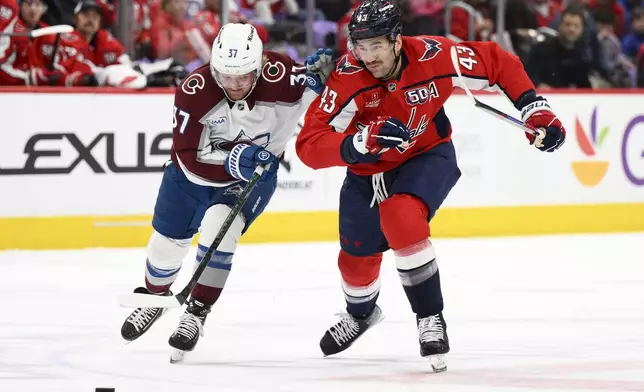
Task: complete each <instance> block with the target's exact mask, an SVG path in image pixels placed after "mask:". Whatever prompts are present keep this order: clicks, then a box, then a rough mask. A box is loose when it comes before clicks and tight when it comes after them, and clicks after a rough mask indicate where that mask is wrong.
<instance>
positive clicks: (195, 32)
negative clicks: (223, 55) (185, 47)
mask: <svg viewBox="0 0 644 392" xmlns="http://www.w3.org/2000/svg"><path fill="white" fill-rule="evenodd" d="M220 10H221V0H205V1H204V9H203V10H202V11H200V12H199V13H198V14H197V16H195V18H194V19H193V20H192V22H191V27H190V29H189V30H188V31H187V32H186V38H187V39H188V41H189V42H190V45H191V46H192V47H193V48H194V49H195V51H196V52H197V54H198V55H199V58H200V59H201V62H202V63H207V62H209V61H210V54H211V51H212V44H213V42H215V38H217V34H218V33H219V29H220V28H221V20H220V18H219V12H220ZM228 21H229V22H230V23H246V22H247V21H248V18H246V16H244V15H243V14H241V13H239V12H237V11H236V10H231V11H230V14H229V16H228ZM254 27H255V29H256V31H257V35H258V36H259V38H260V39H261V40H262V42H263V43H264V44H266V43H267V42H268V38H269V37H268V31H266V28H265V27H264V26H262V25H254Z"/></svg>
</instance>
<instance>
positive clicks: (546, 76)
mask: <svg viewBox="0 0 644 392" xmlns="http://www.w3.org/2000/svg"><path fill="white" fill-rule="evenodd" d="M558 31H559V36H558V37H552V38H549V39H546V40H545V41H543V42H539V43H538V44H536V45H535V46H534V48H533V49H532V51H531V53H530V58H529V60H528V64H527V66H526V71H527V72H528V75H529V76H530V79H532V82H533V83H534V84H535V86H537V87H582V88H583V87H585V88H590V87H591V84H590V79H589V76H590V72H591V68H590V60H589V59H588V56H587V55H586V54H585V53H584V52H585V51H584V50H583V45H581V43H582V42H581V36H582V33H583V31H584V14H583V12H582V11H581V10H580V9H579V8H576V7H569V8H567V9H566V10H565V11H564V12H563V16H562V19H561V23H560V25H559V28H558Z"/></svg>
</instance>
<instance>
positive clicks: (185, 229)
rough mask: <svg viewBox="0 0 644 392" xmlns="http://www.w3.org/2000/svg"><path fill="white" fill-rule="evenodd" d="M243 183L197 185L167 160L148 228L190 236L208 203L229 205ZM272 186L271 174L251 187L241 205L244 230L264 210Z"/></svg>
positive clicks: (275, 180)
mask: <svg viewBox="0 0 644 392" xmlns="http://www.w3.org/2000/svg"><path fill="white" fill-rule="evenodd" d="M245 186H246V183H245V182H238V183H235V184H232V185H229V186H227V187H221V188H215V187H209V186H202V185H197V184H195V183H192V182H190V180H188V178H186V176H185V175H184V174H183V172H182V171H181V169H179V168H178V167H176V166H175V165H174V163H170V164H168V165H167V166H166V168H165V169H164V172H163V180H162V181H161V187H160V188H159V194H158V196H157V202H156V205H155V207H154V216H153V218H152V227H154V229H155V230H156V231H157V232H159V233H160V234H162V235H164V236H166V237H168V238H174V239H187V238H192V237H193V236H194V235H195V234H197V232H198V230H199V226H200V225H201V221H202V219H203V217H204V214H205V213H206V210H207V209H208V208H209V207H210V206H212V205H215V204H225V205H228V206H231V207H232V205H233V204H235V202H236V201H237V198H238V197H239V195H240V194H241V192H242V190H243V189H244V187H245ZM276 187H277V176H273V179H272V181H267V182H262V183H258V184H257V185H256V186H255V188H254V189H253V191H252V192H251V194H250V196H249V198H248V200H247V201H246V204H244V207H243V208H242V214H243V215H244V217H245V218H246V226H245V227H244V232H245V231H246V230H247V229H248V228H249V227H250V225H251V224H252V223H253V221H254V220H255V218H257V217H258V216H259V215H260V214H261V213H262V212H263V211H264V208H266V205H267V204H268V202H269V201H270V199H271V197H272V196H273V193H274V192H275V188H276Z"/></svg>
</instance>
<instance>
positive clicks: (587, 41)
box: [550, 0, 610, 79]
mask: <svg viewBox="0 0 644 392" xmlns="http://www.w3.org/2000/svg"><path fill="white" fill-rule="evenodd" d="M586 1H588V0H568V6H567V8H570V7H575V8H577V9H580V10H582V12H583V15H584V33H583V35H582V39H581V41H582V43H581V45H582V47H583V51H584V52H586V53H589V55H590V58H591V68H592V70H593V71H595V72H597V73H598V74H599V75H600V76H601V77H602V78H604V79H609V78H610V75H608V71H606V69H604V67H603V66H602V54H601V47H600V46H599V41H598V40H597V26H596V24H595V19H594V18H593V16H592V15H591V13H590V11H589V10H588V8H587V7H586ZM562 15H563V12H561V13H559V14H558V15H557V16H555V18H554V19H553V20H552V23H551V24H550V27H551V28H553V29H555V30H557V29H558V28H559V25H560V24H561V16H562Z"/></svg>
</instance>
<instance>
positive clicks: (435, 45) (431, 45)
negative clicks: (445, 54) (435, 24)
mask: <svg viewBox="0 0 644 392" xmlns="http://www.w3.org/2000/svg"><path fill="white" fill-rule="evenodd" d="M418 39H420V40H421V41H423V42H424V43H425V54H423V57H421V58H420V60H418V61H427V60H431V59H433V58H434V57H436V55H437V54H438V52H440V51H441V50H442V49H441V47H440V46H441V43H440V42H438V41H436V40H435V39H431V38H418Z"/></svg>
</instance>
